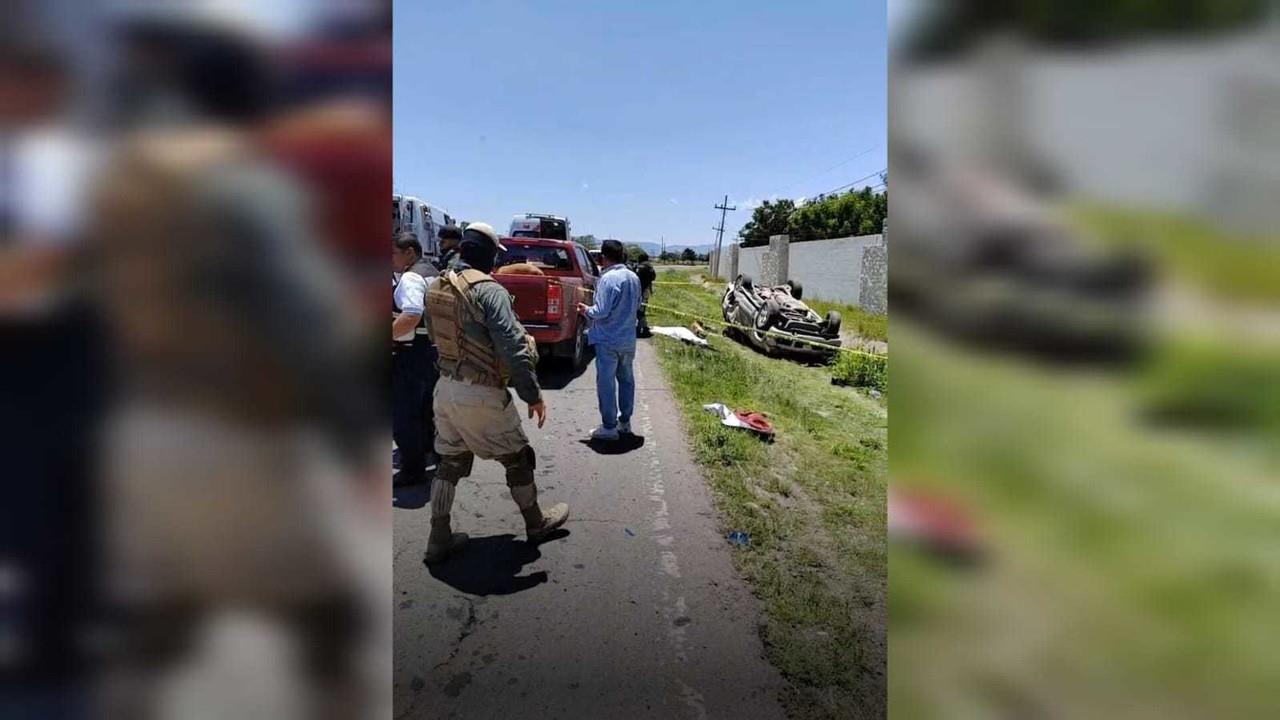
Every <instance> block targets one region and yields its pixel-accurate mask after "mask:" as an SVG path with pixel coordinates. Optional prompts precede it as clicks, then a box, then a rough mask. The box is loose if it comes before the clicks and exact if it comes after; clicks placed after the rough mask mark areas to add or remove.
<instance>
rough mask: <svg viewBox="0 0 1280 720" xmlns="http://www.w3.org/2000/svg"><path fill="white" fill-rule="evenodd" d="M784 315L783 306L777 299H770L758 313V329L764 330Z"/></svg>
mask: <svg viewBox="0 0 1280 720" xmlns="http://www.w3.org/2000/svg"><path fill="white" fill-rule="evenodd" d="M781 316H782V308H781V307H780V306H779V305H778V301H777V300H770V301H768V302H766V303H765V304H764V307H762V308H760V312H759V313H756V329H757V330H760V331H761V332H764V331H766V330H768V329H769V328H771V327H773V326H774V325H776V324H777V323H778V318H779V317H781Z"/></svg>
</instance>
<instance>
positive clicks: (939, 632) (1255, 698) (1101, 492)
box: [890, 322, 1280, 718]
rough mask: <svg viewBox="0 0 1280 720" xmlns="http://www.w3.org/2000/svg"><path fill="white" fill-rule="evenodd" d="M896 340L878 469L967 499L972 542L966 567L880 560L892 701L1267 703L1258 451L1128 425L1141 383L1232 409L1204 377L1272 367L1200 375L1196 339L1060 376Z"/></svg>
mask: <svg viewBox="0 0 1280 720" xmlns="http://www.w3.org/2000/svg"><path fill="white" fill-rule="evenodd" d="M894 342H895V351H894V352H895V354H894V357H895V363H894V387H893V390H894V412H895V414H896V417H897V418H898V420H900V422H895V424H894V428H893V442H894V454H893V463H892V471H893V482H894V483H897V484H899V485H901V486H916V487H921V488H927V489H930V490H933V491H935V492H938V493H941V494H944V495H946V496H949V497H952V498H954V499H956V500H957V501H959V502H961V503H962V504H964V505H965V506H967V507H969V508H970V509H971V510H972V511H973V512H974V514H975V516H976V518H977V521H978V523H979V525H980V527H981V528H982V530H983V535H984V536H985V537H986V538H987V540H988V543H989V546H990V556H989V557H988V558H987V561H986V562H984V563H983V564H982V565H981V566H979V567H975V568H956V567H951V566H946V565H943V564H940V563H937V562H936V561H933V560H931V559H929V558H927V557H926V556H923V555H921V554H919V553H917V552H915V551H913V550H911V549H910V548H907V547H895V548H894V549H893V550H892V551H891V557H892V559H891V562H892V564H893V590H892V602H891V618H892V619H891V622H892V626H893V631H892V633H891V635H890V639H891V645H892V648H891V654H892V657H893V672H892V674H891V676H890V697H891V702H892V704H893V707H894V711H895V713H902V714H904V715H907V716H910V717H920V718H952V717H956V716H957V715H961V714H962V715H965V716H968V717H1015V716H1016V717H1041V716H1052V717H1089V718H1097V717H1153V718H1154V717H1214V718H1226V717H1259V716H1264V715H1269V714H1274V712H1273V711H1274V707H1275V683H1274V679H1275V678H1276V677H1280V656H1278V655H1277V654H1276V653H1275V648H1274V643H1273V642H1271V640H1270V639H1271V638H1274V637H1276V636H1277V633H1280V614H1277V613H1276V612H1275V608H1276V607H1277V606H1278V605H1280V563H1277V562H1276V554H1275V548H1276V547H1278V546H1280V523H1278V522H1277V517H1278V516H1280V503H1278V502H1277V495H1276V483H1275V479H1276V477H1278V476H1280V475H1278V474H1277V470H1278V468H1280V460H1278V459H1277V456H1276V454H1275V450H1274V443H1273V442H1269V438H1266V437H1264V438H1257V439H1250V438H1249V437H1248V436H1244V435H1241V434H1238V433H1233V434H1227V433H1220V432H1214V433H1207V432H1198V431H1197V432H1192V431H1189V430H1185V429H1182V428H1177V429H1165V428H1163V427H1159V426H1155V427H1153V426H1152V425H1151V424H1150V423H1148V422H1145V420H1144V418H1145V417H1146V415H1147V413H1148V409H1149V403H1150V397H1149V392H1150V391H1151V390H1152V388H1151V387H1150V386H1149V384H1150V383H1155V384H1156V386H1158V387H1159V388H1163V389H1164V390H1163V392H1164V393H1165V394H1166V395H1171V396H1182V395H1184V394H1185V393H1186V392H1188V391H1189V390H1188V388H1190V387H1196V388H1201V389H1204V390H1205V392H1207V393H1211V395H1210V396H1209V398H1208V399H1202V398H1201V397H1199V396H1196V397H1191V396H1187V397H1185V398H1183V399H1178V400H1177V401H1176V402H1177V403H1178V405H1179V407H1183V406H1186V407H1193V408H1201V412H1204V410H1203V408H1204V407H1205V406H1207V407H1208V408H1212V410H1213V414H1214V416H1217V413H1219V412H1220V410H1221V408H1222V407H1223V406H1224V405H1225V406H1226V407H1228V408H1233V409H1234V408H1238V407H1240V406H1241V405H1242V404H1243V407H1244V408H1245V409H1244V410H1241V411H1239V412H1241V413H1244V414H1246V415H1248V413H1252V412H1254V410H1252V409H1251V408H1255V407H1257V406H1256V405H1255V404H1254V402H1253V401H1251V400H1250V401H1245V400H1244V399H1241V398H1240V397H1238V396H1237V395H1236V394H1235V391H1234V390H1231V391H1230V395H1229V397H1226V398H1224V397H1222V395H1223V394H1224V393H1226V392H1227V391H1226V390H1224V389H1223V388H1221V387H1218V386H1219V385H1221V384H1222V383H1226V382H1241V381H1243V382H1244V383H1245V384H1246V385H1249V386H1252V387H1254V388H1255V391H1257V392H1262V391H1263V388H1264V387H1268V386H1269V387H1274V386H1275V385H1274V372H1273V373H1272V374H1271V380H1270V381H1268V382H1269V383H1270V384H1269V385H1263V384H1262V383H1263V382H1264V381H1266V378H1265V377H1264V375H1263V373H1262V368H1261V366H1260V365H1256V364H1253V363H1252V362H1250V363H1249V364H1248V365H1247V366H1245V367H1247V368H1251V369H1249V370H1248V372H1249V373H1251V374H1249V375H1248V376H1247V379H1246V378H1245V375H1244V370H1237V369H1234V368H1236V367H1239V366H1237V365H1235V364H1233V365H1232V366H1231V367H1232V368H1233V369H1230V370H1224V371H1214V370H1213V367H1212V366H1213V361H1212V359H1211V358H1210V357H1208V356H1206V355H1203V354H1201V351H1199V350H1187V351H1184V350H1174V351H1171V352H1175V353H1176V356H1171V357H1170V358H1169V359H1168V360H1167V361H1162V362H1167V365H1165V364H1161V365H1158V366H1156V367H1153V369H1152V370H1151V371H1150V372H1151V373H1152V374H1151V375H1149V376H1148V375H1146V374H1139V373H1120V372H1107V373H1102V372H1097V371H1094V370H1088V369H1075V370H1069V369H1066V368H1063V367H1055V366H1045V365H1043V364H1041V363H1034V362H1030V361H1026V360H1020V359H1018V358H1013V357H1009V356H1003V355H995V354H987V353H983V352H981V351H977V350H974V349H972V348H962V347H957V346H955V345H954V344H952V343H949V342H946V341H944V340H942V339H940V338H937V337H935V336H933V335H931V334H929V333H927V332H926V331H924V330H921V329H920V328H918V327H913V326H911V325H910V324H908V323H906V322H899V323H898V325H897V326H896V327H895V330H894ZM1232 362H1233V363H1234V362H1235V361H1232ZM1272 367H1273V368H1274V367H1275V366H1274V365H1273V366H1272ZM1224 372H1225V373H1237V374H1239V375H1240V378H1238V379H1236V380H1228V379H1227V378H1226V377H1224V375H1223V373H1224ZM1197 376H1198V377H1199V380H1200V381H1201V382H1200V383H1198V384H1195V383H1194V381H1195V379H1196V377H1197ZM1232 412H1236V411H1235V410H1233V411H1232ZM958 708H959V709H963V712H958V710H957V709H958Z"/></svg>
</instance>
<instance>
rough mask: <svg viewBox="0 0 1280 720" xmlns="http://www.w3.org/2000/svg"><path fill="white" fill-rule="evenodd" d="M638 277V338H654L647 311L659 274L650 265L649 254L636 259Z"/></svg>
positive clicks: (642, 254) (643, 254) (641, 254)
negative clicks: (654, 283)
mask: <svg viewBox="0 0 1280 720" xmlns="http://www.w3.org/2000/svg"><path fill="white" fill-rule="evenodd" d="M636 277H638V278H640V310H639V311H638V312H637V313H636V316H637V317H636V320H637V322H636V337H642V338H647V337H652V336H653V333H652V332H650V330H649V319H648V317H647V313H646V311H645V309H646V306H647V305H648V304H649V296H650V295H652V294H653V281H654V280H656V279H658V273H657V272H656V271H655V270H654V269H653V265H652V264H650V263H649V255H648V254H647V253H640V256H639V257H638V258H636Z"/></svg>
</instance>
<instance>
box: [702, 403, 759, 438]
mask: <svg viewBox="0 0 1280 720" xmlns="http://www.w3.org/2000/svg"><path fill="white" fill-rule="evenodd" d="M702 409H703V410H706V411H707V412H709V413H711V414H712V415H719V416H720V424H721V425H725V426H728V427H733V428H742V429H743V430H750V431H751V432H754V433H756V434H757V435H760V436H761V437H764V438H769V439H772V438H773V433H774V430H773V423H772V422H769V418H768V417H766V416H765V414H764V413H759V412H756V411H754V410H733V409H730V408H729V406H728V405H725V404H724V403H711V404H709V405H703V406H702Z"/></svg>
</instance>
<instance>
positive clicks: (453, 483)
mask: <svg viewBox="0 0 1280 720" xmlns="http://www.w3.org/2000/svg"><path fill="white" fill-rule="evenodd" d="M472 459H473V458H472V456H471V455H446V456H444V457H442V458H441V459H440V469H439V471H438V472H437V474H436V477H435V480H434V481H432V483H431V533H430V534H429V535H428V536H427V553H426V557H425V558H424V559H425V560H426V562H427V564H428V565H434V564H436V563H439V562H443V561H444V560H445V559H446V558H448V557H449V553H450V552H452V551H453V550H456V549H457V548H458V547H459V546H460V545H462V544H463V543H465V542H466V541H467V535H466V534H465V533H455V532H453V529H452V527H451V521H452V516H451V515H450V513H451V511H452V510H453V496H454V493H455V491H457V489H458V480H460V479H462V478H463V477H466V476H467V475H468V474H469V473H470V470H471V462H472Z"/></svg>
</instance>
